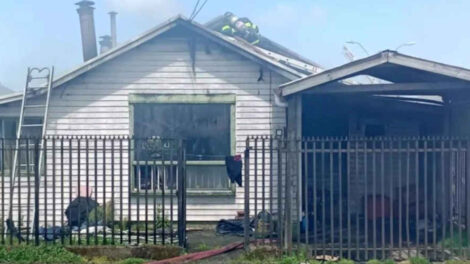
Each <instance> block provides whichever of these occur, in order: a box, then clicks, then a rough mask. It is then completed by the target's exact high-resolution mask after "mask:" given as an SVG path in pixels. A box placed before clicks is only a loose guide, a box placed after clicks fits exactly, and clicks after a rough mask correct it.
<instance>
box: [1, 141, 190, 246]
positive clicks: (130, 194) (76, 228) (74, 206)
mask: <svg viewBox="0 0 470 264" xmlns="http://www.w3.org/2000/svg"><path fill="white" fill-rule="evenodd" d="M19 141H20V142H19V144H18V146H19V148H18V149H15V148H16V144H15V140H14V139H13V140H8V139H0V199H1V200H0V220H1V222H2V226H1V227H0V243H1V244H14V243H35V244H40V243H52V244H55V243H60V244H67V245H95V244H132V245H135V244H179V245H181V246H184V245H185V241H186V234H185V230H186V186H185V174H186V171H185V166H186V165H185V164H186V162H185V154H184V152H185V150H184V142H183V141H182V140H177V139H161V138H156V137H155V138H145V139H143V138H142V139H140V138H139V139H138V138H132V137H128V136H107V137H103V136H78V137H77V136H49V137H45V138H42V139H38V138H24V139H23V138H22V139H20V140H19ZM42 142H43V144H41V143H42ZM41 146H44V147H43V149H42V147H41ZM15 151H17V152H18V157H19V162H18V166H17V168H16V171H15V172H14V173H12V166H11V161H12V159H11V157H13V156H14V153H15ZM41 151H43V154H44V155H43V157H44V160H42V161H39V157H40V155H39V153H40V152H41ZM136 159H140V161H143V163H142V162H139V163H136V162H134V161H135V160H136ZM40 162H42V163H43V164H42V166H39V164H40ZM13 177H16V181H12V178H13ZM12 182H14V185H11V184H10V183H12ZM143 182H145V183H143ZM10 201H11V207H10ZM3 223H4V224H3Z"/></svg>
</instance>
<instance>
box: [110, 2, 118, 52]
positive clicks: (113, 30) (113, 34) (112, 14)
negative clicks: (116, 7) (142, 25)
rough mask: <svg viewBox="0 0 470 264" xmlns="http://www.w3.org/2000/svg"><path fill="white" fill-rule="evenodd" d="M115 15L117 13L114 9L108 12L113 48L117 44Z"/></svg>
mask: <svg viewBox="0 0 470 264" xmlns="http://www.w3.org/2000/svg"><path fill="white" fill-rule="evenodd" d="M116 15H117V12H114V11H111V12H109V18H110V19H111V42H112V47H113V48H114V47H116V45H117V33H116Z"/></svg>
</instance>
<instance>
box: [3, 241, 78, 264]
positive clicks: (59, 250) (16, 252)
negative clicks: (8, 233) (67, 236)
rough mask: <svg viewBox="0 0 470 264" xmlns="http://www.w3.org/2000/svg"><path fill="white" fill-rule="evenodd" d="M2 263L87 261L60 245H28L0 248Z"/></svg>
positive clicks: (51, 263) (50, 263)
mask: <svg viewBox="0 0 470 264" xmlns="http://www.w3.org/2000/svg"><path fill="white" fill-rule="evenodd" d="M0 263H21V264H29V263H31V264H33V263H34V264H36V263H44V264H46V263H47V264H55V263H57V264H59V263H86V262H85V259H84V258H82V257H80V256H78V255H75V254H73V253H71V252H69V251H67V250H65V249H64V248H63V247H60V246H44V245H41V246H37V247H36V246H28V245H20V246H14V247H2V248H0Z"/></svg>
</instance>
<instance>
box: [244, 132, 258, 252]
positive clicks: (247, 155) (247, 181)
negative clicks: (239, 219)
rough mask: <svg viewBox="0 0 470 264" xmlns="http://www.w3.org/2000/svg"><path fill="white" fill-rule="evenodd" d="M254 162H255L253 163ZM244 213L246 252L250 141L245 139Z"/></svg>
mask: <svg viewBox="0 0 470 264" xmlns="http://www.w3.org/2000/svg"><path fill="white" fill-rule="evenodd" d="M255 162H256V161H255ZM244 178H245V179H244V181H245V213H244V219H243V231H244V238H245V240H244V248H245V250H248V246H249V244H250V139H249V138H247V139H246V149H245V175H244Z"/></svg>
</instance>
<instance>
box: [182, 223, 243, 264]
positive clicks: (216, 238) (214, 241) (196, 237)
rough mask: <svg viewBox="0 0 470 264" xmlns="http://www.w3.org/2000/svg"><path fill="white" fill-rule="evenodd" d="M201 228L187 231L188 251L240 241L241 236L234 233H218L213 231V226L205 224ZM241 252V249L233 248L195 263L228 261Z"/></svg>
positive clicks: (213, 247) (218, 246)
mask: <svg viewBox="0 0 470 264" xmlns="http://www.w3.org/2000/svg"><path fill="white" fill-rule="evenodd" d="M202 229H203V230H198V231H189V232H188V252H189V253H192V252H198V251H205V250H209V249H216V248H220V247H223V246H226V245H228V244H230V243H234V242H242V241H243V237H241V236H234V235H219V234H217V233H216V232H215V226H205V227H203V228H202ZM241 254H243V250H241V249H240V250H234V251H231V252H229V253H225V254H221V255H217V256H215V257H212V258H208V259H204V260H200V261H197V262H193V263H197V264H212V263H230V261H231V260H232V259H234V258H237V257H238V256H240V255H241Z"/></svg>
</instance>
